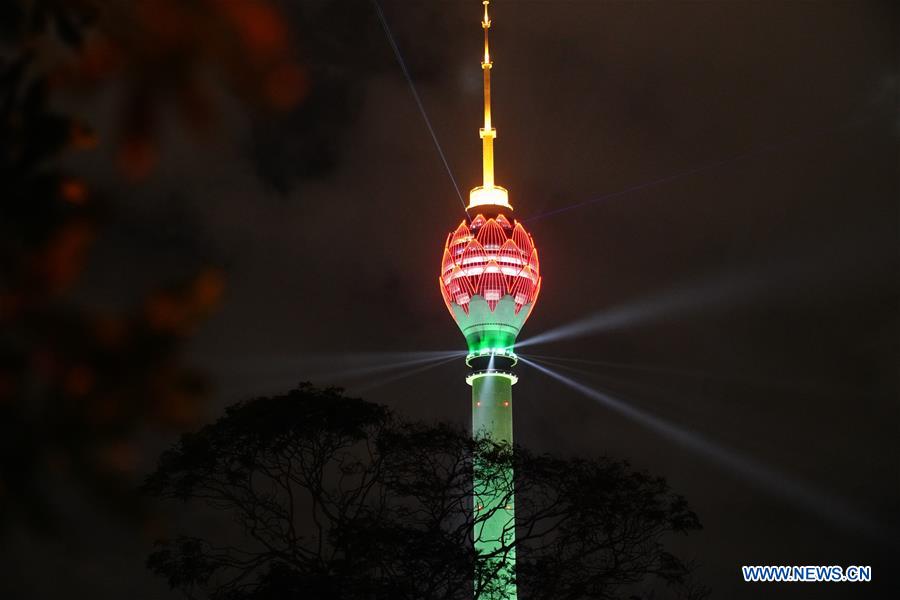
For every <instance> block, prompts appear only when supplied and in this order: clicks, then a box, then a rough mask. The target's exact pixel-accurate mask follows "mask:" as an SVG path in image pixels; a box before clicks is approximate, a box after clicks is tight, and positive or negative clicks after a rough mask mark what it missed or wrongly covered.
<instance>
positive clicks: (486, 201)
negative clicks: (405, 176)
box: [468, 0, 512, 210]
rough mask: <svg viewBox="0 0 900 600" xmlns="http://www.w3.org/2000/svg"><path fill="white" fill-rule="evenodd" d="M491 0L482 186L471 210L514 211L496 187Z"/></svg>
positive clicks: (486, 24)
mask: <svg viewBox="0 0 900 600" xmlns="http://www.w3.org/2000/svg"><path fill="white" fill-rule="evenodd" d="M490 3H491V2H490V0H483V1H482V4H483V5H484V17H483V18H482V20H481V28H482V29H483V30H484V57H483V58H482V60H481V71H482V73H483V75H484V127H483V128H481V129H479V130H478V133H479V135H480V136H481V153H482V158H481V165H482V172H483V177H484V179H483V183H482V185H480V186H478V187H476V188H473V189H472V191H470V192H469V206H468V208H469V209H472V208H474V207H476V206H483V205H495V206H500V207H503V208H507V209H509V210H512V206H510V205H509V193H508V192H507V191H506V188H502V187H500V186H497V185H494V138H496V137H497V130H496V129H494V128H493V127H492V126H491V67H493V66H494V63H493V62H491V51H490V46H489V44H488V31H489V30H490V28H491V17H490V15H488V6H489V5H490Z"/></svg>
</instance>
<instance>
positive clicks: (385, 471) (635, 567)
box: [145, 384, 705, 600]
mask: <svg viewBox="0 0 900 600" xmlns="http://www.w3.org/2000/svg"><path fill="white" fill-rule="evenodd" d="M476 462H477V464H478V468H479V469H480V470H482V472H483V473H484V474H485V475H487V479H488V480H492V481H495V482H496V484H497V485H498V486H504V485H506V486H507V487H509V486H508V484H506V483H504V481H505V480H504V478H503V477H502V476H499V475H500V474H502V473H503V472H505V470H506V469H508V468H509V467H510V466H512V467H514V469H515V473H516V479H515V484H514V485H515V492H516V511H517V523H516V527H517V533H518V539H517V542H516V544H517V546H516V548H515V550H516V552H517V556H518V558H517V560H518V581H519V589H520V596H521V597H523V598H535V599H537V598H541V599H542V598H548V599H549V598H555V599H559V598H566V599H573V600H574V599H587V598H620V597H621V598H645V597H646V598H649V597H651V596H652V594H654V593H659V592H660V591H665V592H667V593H668V594H670V595H671V596H674V597H701V596H703V594H704V593H705V590H702V589H699V590H697V589H695V588H693V587H691V583H690V577H689V575H690V571H691V569H690V568H689V566H688V565H686V564H685V563H684V562H682V561H681V560H679V559H678V558H676V557H675V556H674V555H673V554H671V553H670V552H669V551H667V550H666V541H667V538H668V537H669V536H670V534H676V533H680V534H683V533H688V532H690V531H692V530H696V529H699V527H700V525H699V522H698V520H697V517H696V515H695V514H694V513H693V512H692V511H691V510H690V509H689V507H688V505H687V503H686V501H685V500H684V498H682V497H680V496H678V495H676V494H674V493H673V492H672V491H671V490H670V489H669V487H668V485H667V484H666V482H665V481H664V480H663V479H661V478H658V477H651V476H649V475H647V474H645V473H642V472H637V471H634V470H633V469H631V468H630V467H629V466H628V465H627V464H626V463H624V462H620V461H616V460H611V459H608V458H599V459H592V460H587V459H563V458H555V457H552V456H548V455H536V454H533V453H530V452H528V451H526V450H524V449H521V448H515V449H510V448H508V447H504V446H498V445H495V444H493V443H491V442H489V441H484V440H472V439H471V438H470V436H469V434H468V433H467V432H466V431H464V430H462V429H460V428H456V427H453V426H450V425H445V424H437V425H426V424H421V423H412V422H408V421H405V420H403V419H401V418H399V417H398V416H397V415H395V414H394V413H392V412H391V411H390V410H388V409H387V408H385V407H383V406H380V405H375V404H371V403H367V402H364V401H362V400H357V399H352V398H348V397H345V396H344V395H343V394H342V393H341V392H340V390H337V389H325V390H320V389H316V388H314V387H312V386H310V385H309V384H303V385H301V386H300V387H299V388H298V389H296V390H293V391H291V392H289V393H288V394H285V395H282V396H275V397H263V398H258V399H255V400H251V401H247V402H242V403H238V404H236V405H234V406H232V407H230V408H228V409H227V411H226V414H225V416H224V417H222V418H221V419H219V420H218V421H217V422H215V423H213V424H211V425H207V426H205V427H203V428H202V429H201V430H199V431H198V432H196V433H190V434H185V435H184V436H183V437H182V439H181V440H180V442H179V443H178V444H177V445H176V446H175V447H174V448H172V449H171V450H169V451H167V452H165V453H164V454H163V455H162V457H161V459H160V462H159V466H158V468H157V470H156V471H155V472H154V473H153V474H152V475H151V476H150V477H149V478H148V479H147V481H146V483H145V490H146V491H147V492H149V493H151V494H153V495H155V496H158V497H162V498H169V499H176V500H180V501H182V502H185V503H190V504H192V505H196V506H198V507H202V508H203V509H205V510H208V511H212V512H213V513H214V514H219V515H221V516H227V517H228V519H229V521H230V522H232V523H233V524H234V527H230V528H229V527H217V528H215V529H216V530H215V531H212V532H206V533H205V534H204V533H201V534H199V535H193V536H188V535H182V536H180V537H177V538H176V539H174V540H170V541H164V542H159V547H158V548H157V550H156V551H155V552H154V553H153V554H151V556H150V557H149V559H148V566H149V567H150V568H151V569H152V570H153V571H154V572H156V573H157V574H159V575H161V576H164V577H166V578H167V580H168V582H169V585H170V586H171V587H172V588H175V589H178V590H180V591H182V592H183V593H184V594H185V595H186V596H187V597H190V598H207V597H208V598H215V599H222V600H224V599H228V600H236V599H245V598H247V599H249V598H254V599H257V598H259V599H265V598H276V597H277V598H281V599H283V598H301V597H302V598H320V597H321V598H326V597H327V598H348V599H350V598H352V599H355V598H372V599H378V598H392V599H407V598H408V599H410V600H413V599H415V600H428V599H447V600H449V599H456V598H459V599H462V598H471V597H472V594H473V579H474V582H475V583H474V587H475V590H474V591H475V594H476V597H478V596H479V594H485V595H486V593H487V592H488V591H489V590H490V589H491V588H492V587H494V586H498V585H502V584H503V582H502V581H500V579H501V578H502V577H503V573H502V572H498V571H495V570H494V569H493V568H492V567H491V565H492V564H497V561H490V560H486V558H489V557H485V556H478V555H477V554H475V552H474V550H473V546H472V542H473V540H472V536H473V533H472V532H473V531H474V530H475V528H476V526H477V525H478V523H479V522H481V521H483V520H486V519H488V518H489V517H490V514H489V513H485V511H473V510H472V500H471V499H472V493H473V482H472V465H473V464H475V463H476ZM491 469H496V473H497V474H498V476H497V477H495V478H491V477H490V476H489V475H490V473H491ZM491 493H492V494H503V493H507V494H511V493H512V489H506V490H504V489H500V488H499V487H498V489H495V490H491ZM510 550H511V548H509V547H504V548H501V549H499V550H498V552H508V551H510ZM648 594H649V595H648ZM482 597H483V596H482ZM653 597H655V596H653Z"/></svg>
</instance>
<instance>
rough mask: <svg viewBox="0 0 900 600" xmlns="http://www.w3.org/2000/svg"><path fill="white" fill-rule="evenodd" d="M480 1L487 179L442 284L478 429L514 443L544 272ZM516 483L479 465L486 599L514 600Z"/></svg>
mask: <svg viewBox="0 0 900 600" xmlns="http://www.w3.org/2000/svg"><path fill="white" fill-rule="evenodd" d="M482 4H483V5H484V13H483V18H482V21H481V27H482V29H483V30H484V55H483V57H482V60H481V70H482V74H483V79H484V127H482V128H481V129H479V135H480V137H481V148H482V172H483V181H482V185H480V186H478V187H476V188H474V189H472V190H471V192H469V204H468V206H467V208H466V212H467V214H468V218H467V219H465V220H463V221H462V222H461V223H460V224H459V226H458V227H457V228H456V230H454V231H453V232H451V233H450V234H448V236H447V241H446V244H445V246H444V255H443V259H442V260H441V274H440V277H439V284H440V289H441V294H442V295H443V297H444V302H445V303H446V305H447V310H449V311H450V315H451V316H452V317H453V320H454V321H456V324H457V325H458V326H459V329H460V330H461V331H462V334H463V336H465V338H466V344H467V345H468V355H467V357H466V364H467V365H468V366H469V368H470V369H471V371H470V372H469V374H468V376H467V377H466V382H467V383H468V384H469V385H470V386H472V435H473V436H475V437H487V438H490V439H491V440H493V441H495V442H497V443H499V444H512V442H513V416H512V411H513V401H512V386H513V384H515V383H516V381H517V378H516V375H515V373H514V369H513V368H514V367H515V365H516V363H517V362H518V359H517V358H516V355H515V352H514V346H515V342H516V337H517V336H518V335H519V331H520V330H521V329H522V326H523V325H524V324H525V321H526V320H527V319H528V317H529V315H530V314H531V311H532V309H533V308H534V305H535V301H536V300H537V297H538V293H539V292H540V289H541V274H540V265H539V263H538V252H537V248H536V247H535V244H534V240H533V239H532V238H531V235H530V234H529V233H528V232H527V231H526V230H525V228H524V227H523V226H522V224H521V223H519V222H518V221H516V220H515V219H514V218H513V217H512V213H513V208H512V206H511V205H510V203H509V192H508V191H507V190H506V188H503V187H500V186H499V185H496V183H495V182H494V140H495V139H496V138H497V130H496V129H495V128H494V127H493V125H492V122H491V71H492V68H493V62H492V61H491V54H490V47H489V44H488V33H489V31H490V28H491V19H490V16H489V14H488V8H489V4H490V0H484V1H483V2H482ZM512 481H513V473H512V471H511V469H510V470H503V471H502V472H499V473H498V472H496V470H491V472H490V474H488V472H487V470H485V469H480V468H479V466H478V465H477V464H476V465H475V486H474V488H475V498H474V503H473V504H474V509H475V511H476V525H475V531H474V532H473V536H474V543H475V549H476V551H477V552H478V553H479V554H481V555H482V556H483V557H484V558H485V560H484V561H483V563H484V564H486V565H487V567H488V570H489V571H491V572H493V573H494V574H495V575H499V577H496V578H494V581H495V584H493V585H490V586H488V587H486V588H485V589H483V590H481V592H480V600H513V599H515V598H516V584H515V561H516V557H515V549H514V542H515V506H514V503H513V498H512V495H511V494H510V493H509V491H508V490H510V489H511V485H512ZM479 514H480V515H481V518H479ZM496 582H500V583H499V585H498V584H496ZM476 585H478V582H477V581H476Z"/></svg>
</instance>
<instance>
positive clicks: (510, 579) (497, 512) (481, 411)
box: [471, 371, 517, 600]
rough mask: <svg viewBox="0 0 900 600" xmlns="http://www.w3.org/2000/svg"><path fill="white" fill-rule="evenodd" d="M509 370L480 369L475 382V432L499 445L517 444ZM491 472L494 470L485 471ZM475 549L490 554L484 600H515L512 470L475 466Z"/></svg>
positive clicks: (473, 416) (473, 398)
mask: <svg viewBox="0 0 900 600" xmlns="http://www.w3.org/2000/svg"><path fill="white" fill-rule="evenodd" d="M513 381H514V379H513V378H512V377H510V376H509V375H508V374H506V373H499V374H494V373H490V372H489V371H488V372H480V373H476V374H475V375H474V376H472V378H471V384H472V434H473V435H474V436H475V437H476V438H477V437H481V438H484V437H487V438H490V439H491V440H492V441H494V442H497V443H503V444H509V445H512V443H513V418H512V384H513ZM486 471H489V472H486ZM474 476H475V481H474V488H475V498H474V504H475V511H476V512H475V516H476V524H475V531H474V532H473V533H474V539H475V550H476V551H477V552H478V553H479V554H481V555H482V556H484V557H485V561H484V564H483V566H482V568H483V569H484V570H485V573H483V574H482V576H481V577H479V578H478V579H480V580H481V582H478V581H476V586H478V585H479V584H484V582H485V581H487V585H486V586H485V588H484V589H483V590H482V593H481V595H480V596H479V600H515V599H516V597H517V596H516V583H515V567H516V552H515V547H514V544H515V538H516V529H515V522H516V521H515V504H514V496H513V471H512V469H509V468H504V469H501V470H500V472H497V470H496V468H489V469H485V468H483V467H481V466H479V465H478V463H477V462H476V464H475V473H474Z"/></svg>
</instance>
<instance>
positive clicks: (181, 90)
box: [0, 0, 307, 529]
mask: <svg viewBox="0 0 900 600" xmlns="http://www.w3.org/2000/svg"><path fill="white" fill-rule="evenodd" d="M294 55H295V52H294V49H293V48H292V47H291V43H290V39H289V35H288V29H287V25H286V23H285V21H284V19H283V18H282V16H281V14H280V13H279V11H278V10H277V9H276V8H275V7H274V6H273V5H272V4H271V3H270V2H267V1H264V0H259V1H256V0H247V1H244V0H234V1H230V0H135V1H133V2H104V1H100V0H96V1H94V0H30V1H29V0H18V1H13V2H4V3H2V5H0V515H2V520H0V525H9V524H10V523H11V522H13V521H19V520H20V519H22V518H23V517H25V518H27V522H28V523H30V524H31V526H35V527H41V528H45V529H46V528H48V526H49V525H51V524H52V520H53V517H54V515H55V512H54V511H53V510H52V509H51V508H50V507H51V506H52V505H53V504H54V502H55V501H56V496H57V492H58V490H59V486H60V485H69V486H75V487H77V488H79V489H80V488H82V487H87V488H89V489H90V490H92V492H94V493H95V494H97V495H96V497H97V498H100V499H102V500H105V501H108V502H109V503H110V506H114V507H116V508H118V509H122V510H125V511H131V510H133V509H135V508H136V507H137V504H136V498H135V497H134V496H133V495H132V494H131V491H130V490H131V488H132V485H131V482H132V479H133V471H134V469H135V468H136V466H137V465H138V462H139V459H140V446H139V444H138V442H137V439H138V437H139V436H140V435H142V434H144V433H145V432H146V431H148V430H152V429H162V430H180V429H183V428H185V427H187V426H190V425H192V424H195V423H196V422H197V420H198V419H199V418H200V417H202V414H203V406H204V400H205V398H206V396H207V394H208V389H209V386H208V383H207V381H206V380H205V379H204V377H203V376H202V375H201V374H200V373H197V372H195V371H193V370H191V369H189V368H187V367H185V366H184V365H183V364H182V361H181V359H180V358H179V349H180V347H181V346H182V345H183V342H184V341H185V339H186V338H187V337H188V336H190V334H191V332H192V331H193V330H194V328H195V326H196V325H197V324H198V323H199V322H201V321H202V320H203V319H204V318H205V317H206V316H207V315H208V314H209V313H210V312H211V311H212V310H213V309H214V308H215V307H216V305H217V304H218V302H219V299H220V296H221V294H222V292H223V287H224V280H223V276H222V273H221V272H220V271H218V270H217V269H215V268H212V267H210V268H205V269H201V270H200V272H198V273H196V275H195V276H194V277H192V278H189V279H188V280H187V281H181V282H178V283H175V284H174V285H173V284H168V283H165V284H158V283H157V284H154V285H155V288H156V289H155V290H154V291H152V292H150V293H149V295H148V297H147V298H146V299H145V302H144V303H143V305H141V306H137V307H135V308H134V309H133V310H131V311H127V312H126V313H125V314H110V313H109V312H107V311H101V310H97V309H95V308H93V307H91V306H87V305H85V304H84V303H83V302H79V301H77V300H76V299H75V293H74V292H75V290H76V288H77V284H78V282H79V279H80V276H81V275H82V273H83V272H84V270H85V267H86V264H87V263H88V261H89V260H90V254H91V248H92V242H93V241H94V240H95V239H96V238H97V237H98V236H100V235H102V233H103V228H104V226H105V225H107V224H109V222H110V220H111V219H110V216H111V215H112V214H114V213H115V210H116V201H115V198H113V197H110V196H109V194H105V193H104V192H103V190H102V189H100V188H99V186H98V185H96V184H95V183H93V182H91V181H88V180H87V179H86V178H84V177H83V176H80V175H79V174H78V173H74V172H69V171H68V170H66V169H64V168H63V167H62V166H61V164H62V162H63V160H62V159H64V158H65V157H67V156H68V155H70V154H71V153H76V152H89V151H91V150H92V149H94V148H95V147H96V146H98V144H100V143H106V144H109V145H111V146H114V147H116V148H117V151H116V153H115V156H116V159H115V161H116V164H115V165H110V169H109V171H110V172H118V173H119V174H120V175H121V176H122V177H124V178H125V179H127V180H130V181H132V182H134V183H135V184H138V183H139V182H140V181H142V180H143V179H144V178H146V177H148V176H150V175H151V173H152V170H153V168H154V166H155V164H156V162H157V157H158V156H159V153H160V152H161V148H160V140H159V136H158V125H159V119H160V115H161V114H162V113H163V111H167V110H169V109H170V108H171V107H172V106H174V107H175V111H176V112H177V114H178V115H180V119H181V121H182V122H183V123H184V124H186V126H187V127H189V128H191V130H193V131H196V132H204V131H205V130H207V129H208V128H209V127H210V126H211V120H212V119H214V115H215V111H214V106H213V99H214V97H215V95H216V93H217V90H221V89H222V88H224V89H226V90H228V91H229V92H230V93H232V94H234V95H236V96H237V97H238V98H240V99H241V100H243V101H244V102H245V103H249V104H252V105H253V106H255V107H261V108H263V109H273V110H285V109H290V108H292V107H294V106H295V105H297V103H299V102H300V101H301V100H302V99H303V97H304V95H305V93H306V89H307V82H306V75H305V72H304V69H303V67H302V66H301V65H299V64H298V63H297V62H296V61H295V60H294ZM109 87H114V88H115V90H116V92H117V93H116V97H117V99H118V100H117V104H116V106H115V110H116V113H115V115H113V117H112V118H113V122H114V123H116V124H117V127H115V128H114V131H115V133H114V135H115V136H116V139H113V140H100V139H98V137H99V136H98V134H97V133H95V131H94V130H93V129H92V128H91V126H90V125H89V124H87V123H85V122H84V121H83V120H81V119H79V118H77V117H76V116H73V115H69V114H65V111H63V110H60V109H59V105H60V102H58V99H59V98H60V97H61V96H71V95H78V96H82V97H87V98H88V99H92V98H94V97H95V96H96V95H97V94H98V93H99V92H101V91H103V90H105V89H107V88H109Z"/></svg>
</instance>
